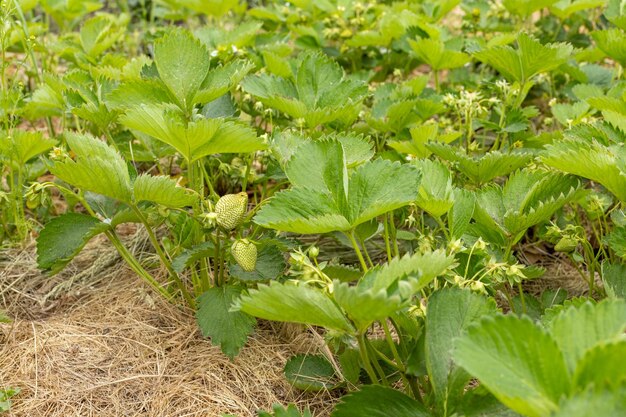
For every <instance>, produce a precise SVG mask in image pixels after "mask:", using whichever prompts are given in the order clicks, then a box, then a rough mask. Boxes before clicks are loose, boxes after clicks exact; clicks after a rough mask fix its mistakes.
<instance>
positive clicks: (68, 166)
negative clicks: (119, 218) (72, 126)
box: [50, 133, 131, 202]
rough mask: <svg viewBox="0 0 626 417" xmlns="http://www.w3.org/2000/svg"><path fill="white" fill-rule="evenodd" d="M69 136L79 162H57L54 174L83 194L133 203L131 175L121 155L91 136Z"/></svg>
mask: <svg viewBox="0 0 626 417" xmlns="http://www.w3.org/2000/svg"><path fill="white" fill-rule="evenodd" d="M65 137H66V140H67V143H68V145H69V146H70V149H72V151H74V153H75V154H76V161H73V160H66V161H62V162H56V163H55V164H54V166H53V167H52V168H51V169H50V171H51V172H52V173H53V174H54V175H56V176H57V177H59V178H60V179H61V180H63V181H65V182H67V183H69V184H71V185H73V186H75V187H77V188H80V189H81V190H83V191H92V192H94V193H98V194H102V195H105V196H107V197H111V198H114V199H117V200H120V201H124V202H130V200H131V187H130V175H129V173H128V168H127V167H126V162H125V161H124V160H123V159H122V157H121V155H120V154H118V153H117V152H116V151H115V150H114V149H113V148H111V147H110V146H108V145H107V144H105V143H104V142H102V141H101V140H99V139H96V138H95V137H93V136H91V135H81V134H77V133H66V134H65Z"/></svg>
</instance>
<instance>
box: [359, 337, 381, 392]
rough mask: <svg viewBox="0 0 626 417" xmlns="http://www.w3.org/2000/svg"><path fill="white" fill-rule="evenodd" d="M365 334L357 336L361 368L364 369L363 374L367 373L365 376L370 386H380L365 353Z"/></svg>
mask: <svg viewBox="0 0 626 417" xmlns="http://www.w3.org/2000/svg"><path fill="white" fill-rule="evenodd" d="M365 340H366V337H365V334H360V335H359V336H358V342H359V343H358V344H359V353H360V354H361V362H363V367H364V368H365V372H367V376H369V378H370V380H371V381H372V384H374V385H380V383H379V382H378V377H377V376H376V372H374V368H372V363H371V362H370V359H369V355H368V353H367V345H366V344H365Z"/></svg>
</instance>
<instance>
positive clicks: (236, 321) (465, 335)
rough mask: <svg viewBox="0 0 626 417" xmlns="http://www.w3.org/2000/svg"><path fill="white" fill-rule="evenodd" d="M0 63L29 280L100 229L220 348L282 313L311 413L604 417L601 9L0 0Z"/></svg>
mask: <svg viewBox="0 0 626 417" xmlns="http://www.w3.org/2000/svg"><path fill="white" fill-rule="evenodd" d="M0 54H1V57H2V61H1V62H0V73H1V78H0V82H1V84H0V87H1V89H0V91H1V93H0V162H1V164H2V169H1V170H0V177H1V179H2V181H1V183H0V222H1V224H0V226H1V227H0V240H3V241H4V242H5V244H6V245H11V244H12V245H16V244H20V242H27V241H28V240H29V239H30V238H31V236H36V239H37V255H38V259H37V261H38V265H39V267H40V268H41V269H42V270H43V271H46V272H47V273H50V274H55V273H58V272H59V271H61V270H62V269H63V268H64V267H65V266H66V265H67V264H68V263H69V262H71V260H72V259H73V258H74V257H75V256H76V255H77V254H78V253H79V252H80V251H81V249H82V248H83V247H84V246H85V245H86V244H87V243H88V242H89V240H91V239H92V238H94V237H95V236H97V235H105V236H106V238H107V239H108V241H109V242H110V244H111V245H113V246H114V247H115V249H116V250H117V251H118V252H119V254H120V256H121V257H122V259H123V260H124V261H125V262H126V263H127V264H128V266H129V267H130V268H131V269H132V270H133V271H134V272H135V273H136V274H137V275H138V276H139V277H141V278H142V279H143V280H144V281H145V282H146V283H147V284H148V285H149V286H150V287H151V288H152V289H153V290H154V291H155V292H156V293H158V294H161V295H162V296H163V297H165V298H166V299H168V300H170V301H171V302H172V303H176V304H179V305H181V307H183V308H187V309H190V310H191V311H193V312H195V314H196V317H197V322H198V325H199V327H200V329H201V331H202V334H203V335H204V336H205V337H210V339H211V341H212V343H214V344H216V345H219V346H220V347H221V349H222V351H223V352H224V354H226V355H228V356H229V357H230V358H234V357H235V356H236V355H237V354H239V353H240V351H241V349H242V348H243V346H244V345H245V343H246V340H247V338H248V337H249V336H250V335H251V334H252V333H253V332H254V329H255V326H256V322H257V319H264V320H274V321H280V322H290V323H299V324H301V325H303V326H306V328H307V329H308V330H309V331H311V332H315V333H317V334H320V335H321V336H322V337H323V339H324V341H325V349H323V352H322V353H321V354H311V355H298V356H295V357H293V358H291V359H290V360H289V361H288V363H287V365H286V367H285V376H286V378H287V379H288V380H289V381H290V382H291V383H292V384H293V385H294V386H295V387H297V388H299V389H302V390H312V391H315V390H339V391H341V392H343V393H345V394H346V395H345V397H343V398H342V401H341V402H340V403H339V405H338V406H337V407H336V409H335V411H334V412H333V414H332V416H333V417H362V416H394V417H416V416H419V417H428V416H444V417H453V416H456V417H461V416H465V417H474V416H476V417H478V416H494V417H495V416H517V415H521V416H528V417H550V416H551V417H556V416H563V417H564V416H581V417H583V416H590V415H603V416H618V415H625V414H626V402H625V400H624V399H625V398H626V368H625V367H623V366H620V363H622V362H623V358H624V357H626V338H624V332H625V331H626V302H625V301H624V297H625V296H626V262H625V259H626V210H625V204H626V151H625V150H624V143H625V142H626V79H625V78H624V77H625V75H624V66H626V8H625V7H624V4H623V2H620V1H619V0H558V1H557V0H503V1H501V2H500V1H489V0H462V1H461V0H423V1H412V0H404V1H384V2H383V1H381V2H360V1H359V2H352V1H343V0H320V1H307V0H298V1H291V2H282V1H263V2H248V3H243V2H240V1H237V0H184V1H183V0H176V1H174V0H152V1H132V0H128V1H127V2H126V1H118V2H117V5H115V6H112V5H109V6H107V7H103V4H102V3H100V2H91V1H73V0H62V1H58V0H54V1H53V0H2V6H1V7H0ZM128 224H134V225H136V227H138V228H140V229H141V230H144V231H145V233H146V235H147V238H148V240H149V242H150V244H151V247H152V250H153V256H152V257H151V258H149V259H145V258H140V257H138V255H137V254H135V253H133V251H132V250H131V249H130V248H129V247H128V246H127V243H126V242H125V241H124V239H123V235H122V233H120V231H121V230H124V226H125V225H128ZM531 249H532V251H534V253H537V252H539V253H543V254H545V257H546V258H547V257H548V256H551V257H556V258H558V259H560V262H563V263H567V264H569V265H571V266H572V267H573V269H575V270H576V271H577V274H579V276H580V279H583V280H584V281H585V282H586V283H587V287H588V290H587V291H586V292H585V293H584V294H567V292H566V291H565V290H564V289H562V288H550V289H545V290H543V291H540V292H536V291H535V292H531V291H529V290H528V288H529V287H528V286H527V285H526V284H527V282H528V281H530V280H533V279H536V278H539V277H541V276H542V275H543V274H544V273H545V269H544V268H543V267H542V264H541V262H531V260H529V257H528V256H526V255H527V253H528V252H529V251H530V250H531ZM574 295H578V296H577V297H574ZM243 354H245V353H243ZM11 395H13V391H11V392H10V393H9V392H8V391H7V393H5V396H4V397H5V400H4V401H5V403H6V402H7V401H8V398H9V397H10V396H11ZM261 415H263V416H270V415H275V416H294V417H295V416H301V415H304V416H307V415H310V414H308V412H305V413H304V414H300V411H298V410H297V409H296V408H295V407H294V406H288V407H287V408H283V407H281V406H276V407H275V409H274V411H273V414H269V413H265V412H263V413H262V414H261Z"/></svg>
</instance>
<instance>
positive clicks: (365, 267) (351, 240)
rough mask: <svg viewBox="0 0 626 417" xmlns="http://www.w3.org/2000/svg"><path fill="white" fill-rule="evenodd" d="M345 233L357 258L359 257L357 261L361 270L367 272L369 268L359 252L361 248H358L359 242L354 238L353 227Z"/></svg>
mask: <svg viewBox="0 0 626 417" xmlns="http://www.w3.org/2000/svg"><path fill="white" fill-rule="evenodd" d="M345 235H346V236H347V237H348V239H350V243H352V247H353V248H354V252H355V253H356V256H357V258H359V262H360V263H361V268H362V269H363V272H367V271H368V270H369V268H368V267H367V264H366V263H365V259H364V258H363V254H362V253H361V249H359V244H358V243H357V242H356V239H355V238H354V229H352V230H350V232H349V233H345Z"/></svg>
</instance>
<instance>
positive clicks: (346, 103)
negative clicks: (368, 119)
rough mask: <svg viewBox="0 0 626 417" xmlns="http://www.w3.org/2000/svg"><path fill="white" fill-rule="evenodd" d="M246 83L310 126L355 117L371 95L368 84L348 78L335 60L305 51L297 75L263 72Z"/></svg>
mask: <svg viewBox="0 0 626 417" xmlns="http://www.w3.org/2000/svg"><path fill="white" fill-rule="evenodd" d="M242 85H243V88H244V90H245V91H246V92H248V93H250V94H252V95H253V96H255V97H256V98H257V99H258V100H260V101H261V102H262V103H263V104H265V105H267V106H270V107H273V108H275V109H278V110H279V111H281V112H283V113H285V114H287V115H289V116H291V117H292V118H294V119H299V118H302V119H304V120H305V122H306V124H307V125H308V126H310V127H316V126H318V125H320V124H324V123H330V122H333V121H336V120H339V121H341V122H348V121H351V120H354V119H355V118H356V116H357V115H358V109H357V106H358V105H359V104H360V103H361V101H362V100H363V99H364V98H365V95H366V94H367V86H365V85H364V83H362V82H361V81H357V80H353V79H351V78H349V77H346V76H345V74H344V73H343V70H342V69H341V67H340V66H339V65H338V64H337V63H336V62H335V61H333V60H332V59H330V58H329V57H327V56H325V55H322V54H305V55H304V56H303V57H302V58H301V59H299V60H298V63H297V68H296V72H295V74H294V77H293V78H291V77H285V78H281V77H277V76H274V75H268V74H261V75H256V76H254V77H247V78H246V79H245V80H243V82H242Z"/></svg>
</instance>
